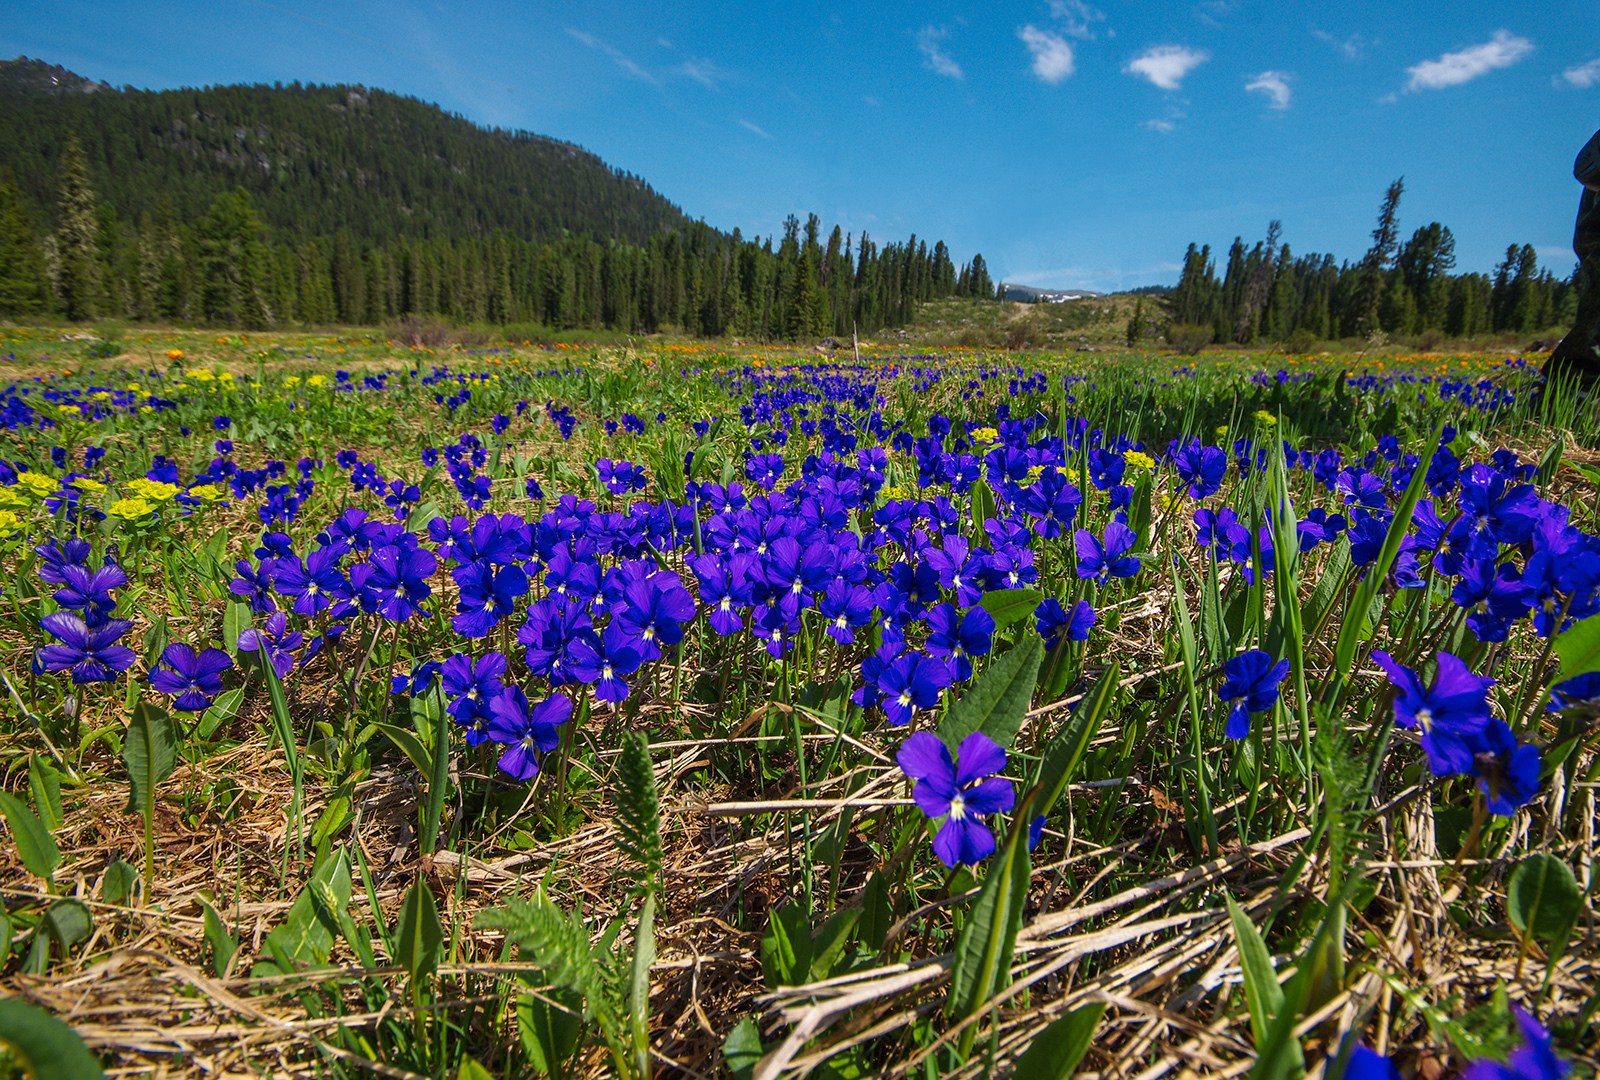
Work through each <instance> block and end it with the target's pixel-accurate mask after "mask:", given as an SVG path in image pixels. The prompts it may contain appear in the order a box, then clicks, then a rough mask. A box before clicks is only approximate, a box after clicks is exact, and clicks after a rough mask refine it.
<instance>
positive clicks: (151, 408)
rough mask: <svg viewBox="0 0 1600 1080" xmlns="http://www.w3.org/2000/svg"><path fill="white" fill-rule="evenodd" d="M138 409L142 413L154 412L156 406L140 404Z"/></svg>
mask: <svg viewBox="0 0 1600 1080" xmlns="http://www.w3.org/2000/svg"><path fill="white" fill-rule="evenodd" d="M139 411H140V412H142V413H150V412H155V411H156V407H155V406H154V405H140V406H139Z"/></svg>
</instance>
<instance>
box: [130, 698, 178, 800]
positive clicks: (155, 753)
mask: <svg viewBox="0 0 1600 1080" xmlns="http://www.w3.org/2000/svg"><path fill="white" fill-rule="evenodd" d="M123 739H124V741H123V744H122V763H123V764H124V765H126V766H127V767H128V810H127V812H128V813H130V814H135V813H137V814H143V815H144V817H145V820H146V821H149V820H150V818H152V817H153V816H154V815H155V806H156V787H157V786H158V785H159V784H160V783H161V781H163V780H165V779H166V778H167V777H169V776H171V775H172V770H173V769H174V768H176V767H177V764H178V733H177V729H176V728H175V727H174V725H173V723H172V718H171V717H170V716H168V715H167V714H166V713H165V712H164V711H162V710H161V709H159V708H157V707H156V706H154V705H152V704H150V703H149V702H148V701H141V702H139V704H137V705H135V706H134V707H133V719H132V721H131V722H130V723H129V724H128V730H127V733H126V734H125V735H124V736H123Z"/></svg>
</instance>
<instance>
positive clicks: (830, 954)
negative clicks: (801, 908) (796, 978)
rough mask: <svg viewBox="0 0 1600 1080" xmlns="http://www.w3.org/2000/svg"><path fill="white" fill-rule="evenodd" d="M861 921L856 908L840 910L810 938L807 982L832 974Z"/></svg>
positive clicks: (858, 909)
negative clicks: (857, 924) (809, 962)
mask: <svg viewBox="0 0 1600 1080" xmlns="http://www.w3.org/2000/svg"><path fill="white" fill-rule="evenodd" d="M860 920H861V909H860V908H858V907H848V908H841V909H840V910H838V911H836V912H834V913H833V916H832V917H831V918H830V919H829V920H828V921H827V922H825V923H823V924H822V928H821V929H820V930H818V931H817V932H816V933H815V934H813V935H812V937H811V973H810V978H809V979H808V980H807V981H808V982H817V981H819V980H821V979H826V978H828V977H829V976H830V975H832V974H833V965H834V964H836V963H838V962H839V957H840V956H842V955H844V950H845V947H846V946H848V945H849V944H850V938H851V936H852V935H853V933H854V932H855V928H856V923H858V922H859V921H860Z"/></svg>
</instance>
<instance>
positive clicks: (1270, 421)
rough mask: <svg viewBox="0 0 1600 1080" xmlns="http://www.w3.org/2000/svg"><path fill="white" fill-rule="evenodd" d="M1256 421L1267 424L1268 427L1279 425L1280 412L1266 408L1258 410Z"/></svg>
mask: <svg viewBox="0 0 1600 1080" xmlns="http://www.w3.org/2000/svg"><path fill="white" fill-rule="evenodd" d="M1256 423H1258V424H1265V425H1266V426H1267V427H1277V426H1278V414H1277V413H1270V412H1268V411H1267V410H1265V409H1257V410H1256Z"/></svg>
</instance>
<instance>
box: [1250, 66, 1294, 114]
mask: <svg viewBox="0 0 1600 1080" xmlns="http://www.w3.org/2000/svg"><path fill="white" fill-rule="evenodd" d="M1291 78H1293V76H1292V75H1290V74H1289V73H1288V72H1287V71H1263V72H1262V73H1261V74H1260V75H1257V76H1256V77H1255V79H1253V80H1252V81H1250V82H1247V83H1245V85H1244V88H1245V89H1246V90H1252V91H1254V90H1259V91H1260V92H1261V93H1263V94H1265V95H1267V97H1268V98H1269V99H1270V100H1269V101H1268V103H1267V104H1268V105H1269V106H1271V107H1272V108H1274V109H1287V108H1288V107H1289V80H1290V79H1291Z"/></svg>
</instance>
